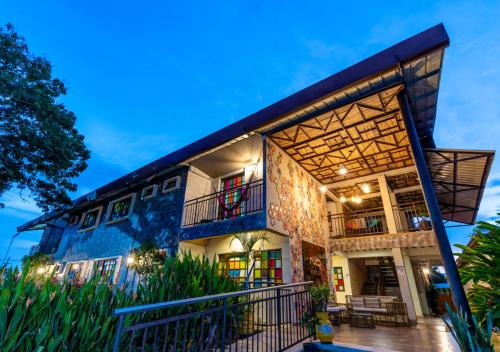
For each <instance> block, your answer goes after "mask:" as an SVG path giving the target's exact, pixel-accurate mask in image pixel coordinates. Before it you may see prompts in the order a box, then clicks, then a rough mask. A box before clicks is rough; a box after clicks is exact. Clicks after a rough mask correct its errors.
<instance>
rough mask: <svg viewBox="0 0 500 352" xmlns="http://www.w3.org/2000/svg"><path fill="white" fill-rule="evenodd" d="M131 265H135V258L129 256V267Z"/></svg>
mask: <svg viewBox="0 0 500 352" xmlns="http://www.w3.org/2000/svg"><path fill="white" fill-rule="evenodd" d="M131 264H134V257H132V256H128V257H127V265H131Z"/></svg>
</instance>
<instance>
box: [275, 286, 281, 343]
mask: <svg viewBox="0 0 500 352" xmlns="http://www.w3.org/2000/svg"><path fill="white" fill-rule="evenodd" d="M276 297H277V299H278V302H277V303H276V310H277V313H278V351H281V289H280V288H278V289H277V290H276Z"/></svg>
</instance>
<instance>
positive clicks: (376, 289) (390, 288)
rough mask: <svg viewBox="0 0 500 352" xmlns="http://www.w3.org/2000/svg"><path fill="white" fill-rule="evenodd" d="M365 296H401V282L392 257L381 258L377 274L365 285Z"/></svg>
mask: <svg viewBox="0 0 500 352" xmlns="http://www.w3.org/2000/svg"><path fill="white" fill-rule="evenodd" d="M361 295H363V296H399V295H400V290H399V282H398V277H397V274H396V268H395V266H394V261H393V259H392V257H379V258H378V266H377V273H376V275H375V276H373V277H372V279H371V280H370V281H366V282H364V283H363V287H362V288H361Z"/></svg>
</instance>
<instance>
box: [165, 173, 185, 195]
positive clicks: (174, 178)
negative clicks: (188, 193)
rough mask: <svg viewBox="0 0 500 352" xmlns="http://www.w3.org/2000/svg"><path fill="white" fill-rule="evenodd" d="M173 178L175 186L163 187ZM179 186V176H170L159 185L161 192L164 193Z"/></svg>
mask: <svg viewBox="0 0 500 352" xmlns="http://www.w3.org/2000/svg"><path fill="white" fill-rule="evenodd" d="M172 180H175V186H174V187H173V188H169V189H165V186H166V185H167V183H169V182H170V181H172ZM180 187H181V177H180V176H175V177H170V178H168V179H166V180H165V181H163V183H162V186H161V193H163V194H165V193H168V192H172V191H175V190H176V189H179V188H180Z"/></svg>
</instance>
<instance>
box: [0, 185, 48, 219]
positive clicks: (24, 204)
mask: <svg viewBox="0 0 500 352" xmlns="http://www.w3.org/2000/svg"><path fill="white" fill-rule="evenodd" d="M0 202H1V203H3V204H4V205H5V208H3V209H0V212H2V214H3V215H8V216H12V217H15V218H19V219H22V220H31V219H33V218H35V217H37V216H39V215H41V213H42V210H41V209H40V208H39V207H37V206H36V204H35V202H34V201H33V199H31V198H30V197H28V196H24V195H23V196H21V195H20V193H19V192H18V191H14V190H10V191H8V192H5V193H4V194H2V197H0Z"/></svg>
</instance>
